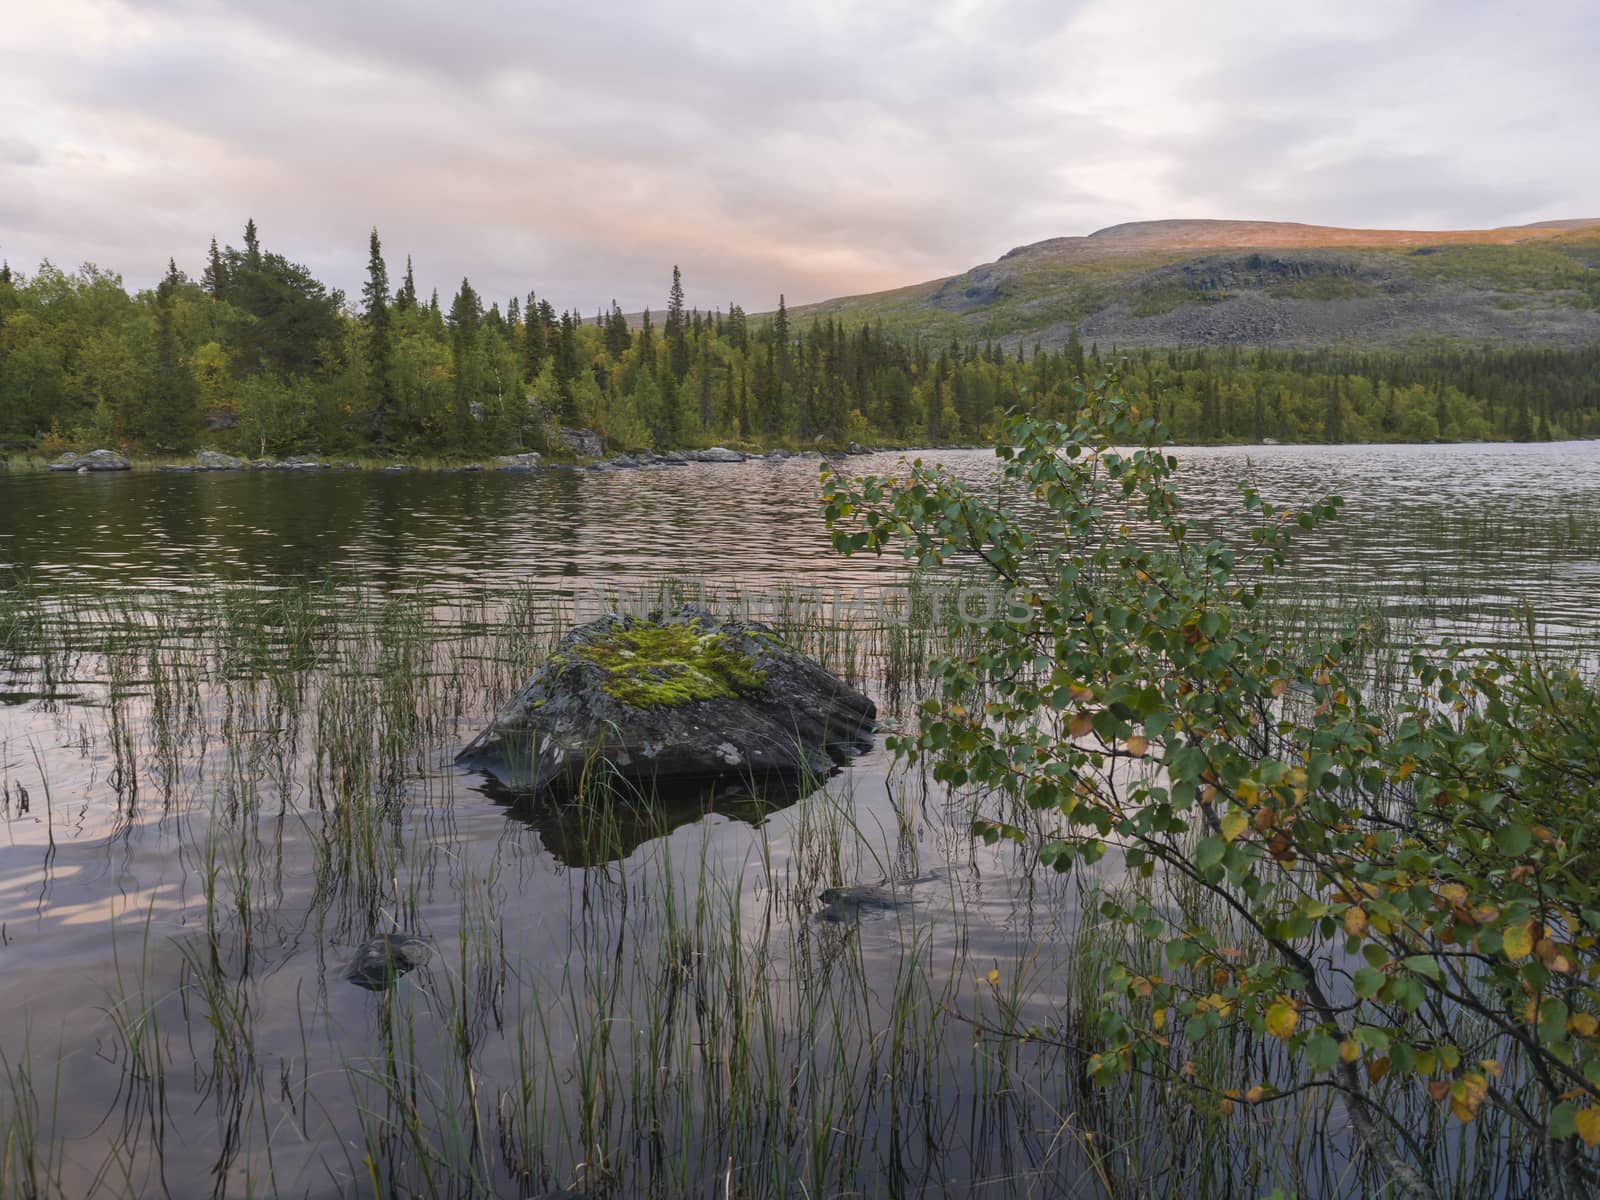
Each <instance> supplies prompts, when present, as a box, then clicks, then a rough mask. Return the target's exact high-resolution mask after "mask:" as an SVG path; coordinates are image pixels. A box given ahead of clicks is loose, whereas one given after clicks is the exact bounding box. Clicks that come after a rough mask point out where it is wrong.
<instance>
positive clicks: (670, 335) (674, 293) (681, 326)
mask: <svg viewBox="0 0 1600 1200" xmlns="http://www.w3.org/2000/svg"><path fill="white" fill-rule="evenodd" d="M662 334H663V336H664V337H665V338H666V339H667V363H668V365H669V366H670V367H671V368H672V377H673V379H675V380H677V381H678V382H679V383H682V382H683V377H684V376H685V375H687V374H688V373H689V339H688V330H687V328H686V327H685V323H684V313H683V275H682V274H681V273H680V272H679V270H678V268H677V265H676V264H674V265H673V268H672V290H671V291H670V292H669V293H668V294H667V323H666V324H665V325H664V326H663V327H662Z"/></svg>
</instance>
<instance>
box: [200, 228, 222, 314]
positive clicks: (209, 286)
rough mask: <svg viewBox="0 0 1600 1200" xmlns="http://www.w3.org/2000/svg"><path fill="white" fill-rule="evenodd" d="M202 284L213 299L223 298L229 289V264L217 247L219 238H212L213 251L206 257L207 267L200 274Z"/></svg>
mask: <svg viewBox="0 0 1600 1200" xmlns="http://www.w3.org/2000/svg"><path fill="white" fill-rule="evenodd" d="M200 285H201V286H202V287H204V288H205V289H206V294H207V295H208V296H210V297H211V298H212V299H213V300H221V299H222V298H223V296H224V294H226V292H227V290H228V264H227V263H226V262H225V261H224V260H223V257H222V251H220V250H218V249H217V239H216V238H212V239H211V252H210V254H209V255H208V256H207V258H206V269H205V271H204V272H202V273H201V275H200Z"/></svg>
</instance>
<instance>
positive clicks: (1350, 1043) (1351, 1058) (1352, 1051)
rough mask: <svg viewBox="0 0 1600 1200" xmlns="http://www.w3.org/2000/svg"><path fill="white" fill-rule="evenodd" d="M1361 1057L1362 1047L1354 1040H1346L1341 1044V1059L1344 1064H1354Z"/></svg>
mask: <svg viewBox="0 0 1600 1200" xmlns="http://www.w3.org/2000/svg"><path fill="white" fill-rule="evenodd" d="M1360 1057H1361V1047H1360V1046H1358V1045H1356V1043H1355V1041H1354V1039H1352V1038H1345V1040H1344V1041H1342V1042H1340V1043H1339V1059H1340V1061H1342V1062H1347V1063H1353V1062H1355V1061H1356V1059H1358V1058H1360Z"/></svg>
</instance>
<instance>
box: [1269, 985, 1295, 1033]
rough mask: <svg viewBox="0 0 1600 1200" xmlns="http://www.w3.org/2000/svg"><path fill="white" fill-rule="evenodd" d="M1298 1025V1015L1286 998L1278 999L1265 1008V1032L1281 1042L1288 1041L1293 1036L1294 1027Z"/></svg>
mask: <svg viewBox="0 0 1600 1200" xmlns="http://www.w3.org/2000/svg"><path fill="white" fill-rule="evenodd" d="M1299 1023H1300V1014H1299V1013H1298V1012H1297V1011H1296V1010H1295V1006H1294V1001H1293V1000H1290V999H1289V998H1288V997H1287V996H1284V997H1280V998H1279V999H1277V1000H1275V1001H1274V1002H1273V1003H1272V1004H1270V1005H1269V1006H1268V1007H1267V1032H1268V1033H1270V1034H1271V1035H1272V1036H1273V1037H1275V1038H1279V1039H1280V1040H1282V1041H1285V1042H1286V1041H1288V1040H1289V1039H1290V1038H1291V1037H1293V1036H1294V1027H1295V1026H1296V1025H1298V1024H1299Z"/></svg>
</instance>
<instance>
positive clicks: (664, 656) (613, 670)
mask: <svg viewBox="0 0 1600 1200" xmlns="http://www.w3.org/2000/svg"><path fill="white" fill-rule="evenodd" d="M577 653H578V654H579V656H580V657H582V658H583V659H585V660H586V661H588V662H590V663H593V664H594V665H595V666H597V667H599V668H600V670H601V671H602V672H603V673H604V675H605V680H604V682H603V683H602V684H601V689H602V690H603V691H604V692H605V693H606V695H608V696H610V697H611V698H612V699H613V700H616V701H617V702H618V703H621V704H625V705H627V706H628V707H629V708H676V707H677V706H679V705H682V704H690V703H693V702H694V701H696V700H719V699H731V698H733V697H735V696H741V695H748V694H749V693H751V692H754V691H758V690H759V689H760V688H761V687H762V686H763V685H764V684H765V683H766V676H765V674H763V673H762V672H761V671H760V670H758V669H757V668H756V665H755V662H754V660H753V659H751V658H750V656H749V655H747V654H744V653H742V652H741V651H739V650H737V649H735V648H734V647H733V646H731V645H730V644H729V643H728V639H727V638H726V637H724V636H723V635H722V634H720V633H707V632H705V631H703V630H702V629H701V628H700V627H699V625H697V624H695V623H693V622H688V623H683V624H676V623H675V624H668V625H647V624H634V625H628V626H620V627H618V628H616V629H613V630H611V631H609V632H608V633H607V634H606V636H605V637H604V638H603V639H602V640H599V641H595V642H591V643H589V644H587V645H585V646H582V647H580V648H579V649H578V651H577Z"/></svg>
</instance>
